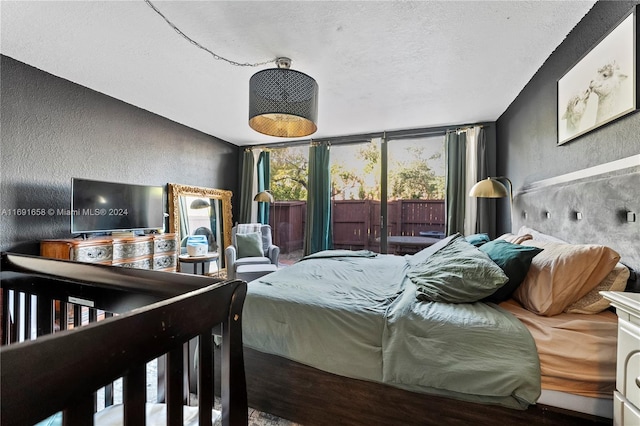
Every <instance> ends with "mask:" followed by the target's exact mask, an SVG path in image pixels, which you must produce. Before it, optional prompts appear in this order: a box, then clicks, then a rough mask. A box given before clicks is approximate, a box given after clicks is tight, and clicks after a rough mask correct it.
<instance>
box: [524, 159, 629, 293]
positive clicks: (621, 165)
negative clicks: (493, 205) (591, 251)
mask: <svg viewBox="0 0 640 426" xmlns="http://www.w3.org/2000/svg"><path fill="white" fill-rule="evenodd" d="M523 225H525V226H528V227H530V228H534V229H536V230H538V231H540V232H543V233H545V234H549V235H553V236H556V237H558V238H561V239H563V240H565V241H568V242H570V243H575V244H603V245H606V246H609V247H611V248H612V249H614V250H616V251H617V252H618V253H619V254H620V256H621V259H620V261H621V262H623V263H624V264H626V265H627V266H629V267H630V268H632V269H633V270H635V271H636V272H640V155H636V156H633V157H628V158H626V159H623V160H619V161H615V162H612V163H607V164H604V165H601V166H597V167H592V168H590V169H585V170H581V171H580V172H576V173H570V174H567V175H563V176H558V177H556V178H552V179H546V180H544V181H539V182H535V183H532V184H529V185H527V186H526V187H524V188H523V189H522V190H520V191H519V192H518V193H517V194H516V195H515V196H514V204H513V232H517V231H518V229H520V227H521V226H523ZM636 285H637V283H636ZM636 289H638V290H640V288H638V287H636Z"/></svg>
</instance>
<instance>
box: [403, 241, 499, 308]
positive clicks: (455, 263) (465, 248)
mask: <svg viewBox="0 0 640 426" xmlns="http://www.w3.org/2000/svg"><path fill="white" fill-rule="evenodd" d="M407 275H408V276H409V278H410V279H411V281H412V282H413V283H414V284H416V286H417V289H416V297H417V298H418V300H421V301H431V302H447V303H472V302H476V301H478V300H481V299H484V298H485V297H487V296H489V295H491V294H493V292H495V291H496V289H498V288H499V287H501V286H502V285H504V284H505V283H506V282H507V281H508V280H509V278H507V276H506V275H505V273H504V272H503V271H502V269H501V268H500V267H499V266H498V265H496V263H495V262H494V261H493V260H491V258H490V257H489V256H488V255H487V254H486V253H483V252H481V251H480V250H478V249H477V248H476V247H474V246H473V245H471V244H470V243H468V242H467V241H465V239H464V238H455V239H453V240H452V241H451V242H450V243H449V244H447V245H446V246H444V247H442V248H441V249H440V250H438V251H436V252H435V253H433V254H432V255H431V256H429V257H428V258H427V259H426V260H425V261H424V262H422V263H420V264H417V265H411V268H410V269H409V272H408V273H407Z"/></svg>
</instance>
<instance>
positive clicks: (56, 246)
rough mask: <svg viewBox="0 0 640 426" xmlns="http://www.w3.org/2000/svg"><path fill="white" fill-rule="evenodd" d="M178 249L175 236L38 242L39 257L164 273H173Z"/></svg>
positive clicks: (150, 235)
mask: <svg viewBox="0 0 640 426" xmlns="http://www.w3.org/2000/svg"><path fill="white" fill-rule="evenodd" d="M178 250H179V246H178V240H177V238H176V235H175V234H149V235H144V236H137V237H133V236H127V237H96V238H89V239H86V240H83V239H79V238H69V239H61V240H43V241H41V242H40V255H41V256H43V257H49V258H54V259H67V260H74V261H77V262H88V263H100V264H104V265H115V266H123V267H127V268H137V269H154V270H158V271H168V272H175V271H176V266H177V259H178Z"/></svg>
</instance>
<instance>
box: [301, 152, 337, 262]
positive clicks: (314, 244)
mask: <svg viewBox="0 0 640 426" xmlns="http://www.w3.org/2000/svg"><path fill="white" fill-rule="evenodd" d="M304 235H305V237H304V254H305V255H309V254H312V253H316V252H319V251H322V250H328V249H331V248H332V247H333V241H332V238H331V174H330V166H329V144H328V143H327V142H324V143H320V144H312V145H311V146H310V147H309V183H308V187H307V222H306V225H305V233H304Z"/></svg>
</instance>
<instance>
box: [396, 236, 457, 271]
mask: <svg viewBox="0 0 640 426" xmlns="http://www.w3.org/2000/svg"><path fill="white" fill-rule="evenodd" d="M456 238H462V235H461V234H453V235H449V236H448V237H447V238H444V239H442V240H440V241H438V242H437V243H435V244H433V245H431V246H429V247H427V248H424V249H422V250H420V251H419V252H417V253H416V254H413V255H412V254H407V255H405V257H404V258H405V260H406V261H407V263H408V264H409V266H417V265H420V264H421V263H423V262H424V261H425V260H427V259H428V258H429V256H431V255H432V254H433V253H435V252H437V251H438V250H440V249H441V248H443V247H446V246H447V245H449V243H450V242H451V241H453V240H455V239H456Z"/></svg>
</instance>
